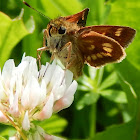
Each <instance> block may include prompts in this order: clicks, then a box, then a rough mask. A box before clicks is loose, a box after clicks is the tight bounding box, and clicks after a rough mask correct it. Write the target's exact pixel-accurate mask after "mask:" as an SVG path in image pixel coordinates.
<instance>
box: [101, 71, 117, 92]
mask: <svg viewBox="0 0 140 140" xmlns="http://www.w3.org/2000/svg"><path fill="white" fill-rule="evenodd" d="M117 80H118V76H117V74H116V72H113V73H111V74H110V75H109V76H108V77H107V78H106V79H105V80H104V81H103V82H102V84H101V85H100V90H103V89H106V88H109V87H111V86H112V85H114V84H115V83H117Z"/></svg>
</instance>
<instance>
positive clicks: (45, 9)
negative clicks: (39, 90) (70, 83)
mask: <svg viewBox="0 0 140 140" xmlns="http://www.w3.org/2000/svg"><path fill="white" fill-rule="evenodd" d="M27 2H28V3H29V4H30V5H32V6H33V7H34V8H35V9H37V10H38V11H40V12H42V13H43V14H45V15H47V16H48V17H50V18H52V19H53V18H57V17H58V16H66V15H71V14H74V13H77V12H79V11H81V10H82V9H84V8H86V7H88V8H90V13H89V16H88V20H87V25H100V24H107V25H123V26H130V27H132V28H134V29H136V30H137V34H136V37H135V39H134V41H133V43H132V44H131V45H130V46H129V48H127V49H126V53H127V57H126V59H125V60H123V62H121V63H119V64H109V65H107V66H105V67H102V68H100V69H94V68H92V67H88V66H85V68H84V73H85V74H84V75H83V76H82V77H81V78H79V80H78V82H79V86H78V90H77V93H76V95H75V100H74V103H73V105H72V106H71V107H70V108H68V109H65V110H63V111H61V112H60V113H59V114H58V115H54V116H53V117H52V118H51V119H49V120H46V121H43V122H34V123H37V124H38V125H40V126H41V127H43V128H44V129H45V130H46V132H48V133H50V134H53V135H58V136H61V137H65V138H68V139H88V140H118V139H119V140H124V139H127V140H140V33H139V31H140V25H139V22H140V14H139V13H140V0H67V1H63V0H27ZM22 8H24V13H23V11H22V10H21V9H22ZM0 11H1V12H0V67H1V68H2V67H3V64H4V63H5V61H6V60H7V59H9V58H13V59H14V60H15V62H16V64H18V63H19V62H20V60H21V57H22V55H23V53H24V52H26V55H29V56H33V57H36V50H37V48H40V47H42V40H43V29H45V28H46V26H47V23H48V22H49V21H48V19H46V18H44V17H43V16H41V15H39V14H38V13H36V12H35V11H33V10H32V9H29V8H28V7H26V6H25V5H23V3H22V1H20V0H6V1H4V0H1V1H0ZM22 15H23V16H22ZM49 58H50V54H48V53H47V52H46V53H44V54H43V56H42V63H43V64H45V62H46V61H49ZM14 133H15V130H14V129H13V128H12V127H9V126H4V125H2V124H1V125H0V136H3V137H5V138H8V136H9V135H13V134H14Z"/></svg>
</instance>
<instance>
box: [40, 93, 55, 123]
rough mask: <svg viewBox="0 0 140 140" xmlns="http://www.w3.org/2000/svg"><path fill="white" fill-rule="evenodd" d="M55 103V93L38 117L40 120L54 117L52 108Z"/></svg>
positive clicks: (51, 95)
mask: <svg viewBox="0 0 140 140" xmlns="http://www.w3.org/2000/svg"><path fill="white" fill-rule="evenodd" d="M53 103H54V96H53V93H50V96H49V98H48V101H47V102H46V104H45V106H44V107H43V109H42V111H41V112H40V114H39V115H38V119H39V120H44V119H48V118H50V117H51V115H52V108H53Z"/></svg>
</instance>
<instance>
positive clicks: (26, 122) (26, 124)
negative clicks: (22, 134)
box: [22, 111, 30, 131]
mask: <svg viewBox="0 0 140 140" xmlns="http://www.w3.org/2000/svg"><path fill="white" fill-rule="evenodd" d="M22 128H23V129H24V130H25V131H28V130H29V129H30V121H29V116H28V111H26V113H25V115H24V119H23V122H22Z"/></svg>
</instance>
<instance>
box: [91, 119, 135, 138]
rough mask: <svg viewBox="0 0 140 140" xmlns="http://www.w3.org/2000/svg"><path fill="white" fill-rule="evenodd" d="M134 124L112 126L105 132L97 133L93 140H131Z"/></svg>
mask: <svg viewBox="0 0 140 140" xmlns="http://www.w3.org/2000/svg"><path fill="white" fill-rule="evenodd" d="M134 128H135V125H134V122H133V121H131V122H128V123H126V124H122V125H116V126H115V125H114V126H111V127H109V128H108V129H107V130H106V131H104V132H101V133H97V134H96V135H95V137H94V138H93V140H133V138H134V136H133V135H134Z"/></svg>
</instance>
